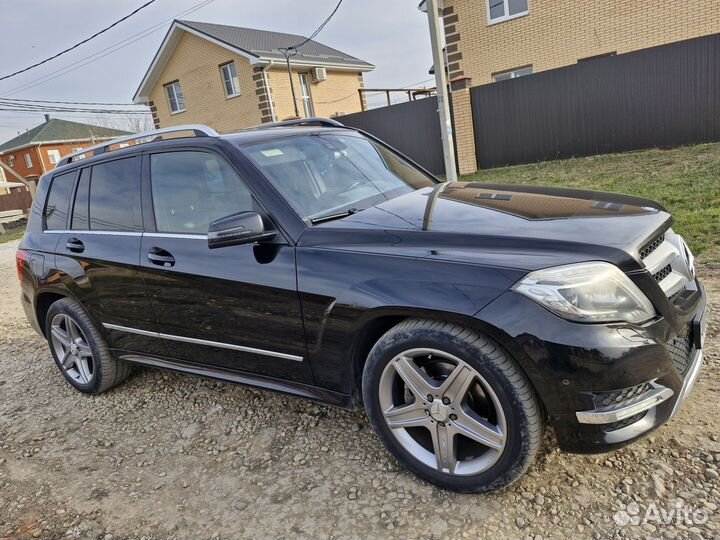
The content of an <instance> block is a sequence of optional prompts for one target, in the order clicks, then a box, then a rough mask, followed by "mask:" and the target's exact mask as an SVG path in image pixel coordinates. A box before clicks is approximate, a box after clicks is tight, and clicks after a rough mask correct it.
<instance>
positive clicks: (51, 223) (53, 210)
mask: <svg viewBox="0 0 720 540" xmlns="http://www.w3.org/2000/svg"><path fill="white" fill-rule="evenodd" d="M76 176H77V172H76V171H73V172H69V173H65V174H60V175H58V176H56V177H55V178H53V180H52V184H50V192H49V193H48V196H47V204H46V205H45V216H44V217H45V229H46V230H51V231H59V230H63V229H67V218H68V211H69V209H70V198H71V197H72V189H73V186H74V185H75V177H76Z"/></svg>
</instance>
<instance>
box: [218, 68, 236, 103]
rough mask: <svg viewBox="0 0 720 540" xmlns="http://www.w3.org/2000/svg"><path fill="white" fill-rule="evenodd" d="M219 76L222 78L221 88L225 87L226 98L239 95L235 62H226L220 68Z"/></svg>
mask: <svg viewBox="0 0 720 540" xmlns="http://www.w3.org/2000/svg"><path fill="white" fill-rule="evenodd" d="M220 76H221V77H222V82H223V86H224V87H225V96H226V97H235V96H239V95H240V80H239V79H238V76H237V69H236V68H235V62H228V63H227V64H223V65H221V66H220Z"/></svg>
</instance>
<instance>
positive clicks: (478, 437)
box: [363, 319, 543, 492]
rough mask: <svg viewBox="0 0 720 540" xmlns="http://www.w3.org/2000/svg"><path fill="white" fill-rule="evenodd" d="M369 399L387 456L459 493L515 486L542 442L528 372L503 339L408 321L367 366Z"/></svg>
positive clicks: (395, 330) (379, 344) (374, 353)
mask: <svg viewBox="0 0 720 540" xmlns="http://www.w3.org/2000/svg"><path fill="white" fill-rule="evenodd" d="M363 400H364V402H365V408H366V410H367V413H368V416H369V418H370V421H371V423H372V425H373V427H374V428H375V431H376V432H377V434H378V436H379V437H380V440H381V441H382V442H383V444H384V445H385V446H386V447H387V448H388V450H390V452H392V454H393V455H394V456H395V457H396V458H397V459H398V460H399V461H400V462H401V463H402V464H403V465H404V466H405V467H406V468H408V469H409V470H410V471H412V472H414V473H415V474H417V475H419V476H420V477H422V478H424V479H426V480H428V481H430V482H432V483H434V484H436V485H439V486H441V487H443V488H446V489H451V490H454V491H464V492H483V491H490V490H494V489H499V488H502V487H505V486H507V485H509V484H511V483H512V482H514V481H515V480H517V479H518V478H519V477H520V476H522V474H523V473H524V472H525V470H526V469H527V468H528V467H529V466H530V464H531V463H532V461H533V459H534V457H535V454H536V452H537V450H538V448H539V446H540V441H541V438H542V432H543V416H542V411H541V407H540V405H539V403H538V401H537V398H536V396H535V393H534V391H533V389H532V387H531V385H530V382H529V381H528V379H527V377H526V376H525V374H524V373H523V372H522V371H521V370H520V368H519V367H518V366H517V365H516V363H515V362H514V361H513V360H512V359H511V358H510V356H509V355H508V354H507V353H506V352H505V351H504V350H503V349H502V348H501V347H500V346H499V345H498V344H497V343H495V342H494V341H492V340H491V339H489V338H487V337H485V336H482V335H480V334H478V333H476V332H473V331H471V330H468V329H466V328H463V327H460V326H457V325H454V324H450V323H444V322H438V321H430V320H419V319H416V320H408V321H405V322H402V323H400V324H399V325H398V326H396V327H394V328H392V329H391V330H390V331H388V332H387V333H386V334H385V335H384V336H382V338H380V340H379V341H378V342H377V343H376V344H375V346H374V347H373V349H372V351H371V352H370V355H369V357H368V361H367V363H366V364H365V369H364V372H363Z"/></svg>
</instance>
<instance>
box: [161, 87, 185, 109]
mask: <svg viewBox="0 0 720 540" xmlns="http://www.w3.org/2000/svg"><path fill="white" fill-rule="evenodd" d="M165 93H166V94H167V98H168V104H169V105H170V113H171V114H175V113H181V112H184V111H185V97H183V93H182V88H180V81H175V82H171V83H168V84H166V85H165Z"/></svg>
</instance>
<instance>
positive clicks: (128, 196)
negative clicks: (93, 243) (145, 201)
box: [89, 157, 140, 231]
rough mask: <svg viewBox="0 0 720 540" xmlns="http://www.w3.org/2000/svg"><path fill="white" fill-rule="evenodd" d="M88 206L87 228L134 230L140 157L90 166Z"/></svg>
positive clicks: (138, 207) (137, 210) (137, 205)
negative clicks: (88, 222) (88, 221)
mask: <svg viewBox="0 0 720 540" xmlns="http://www.w3.org/2000/svg"><path fill="white" fill-rule="evenodd" d="M89 208H90V209H89V220H90V230H97V231H133V230H136V228H137V226H138V225H139V221H140V219H139V209H140V158H138V157H131V158H124V159H118V160H115V161H108V162H106V163H101V164H99V165H95V166H93V167H92V172H91V177H90V204H89Z"/></svg>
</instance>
